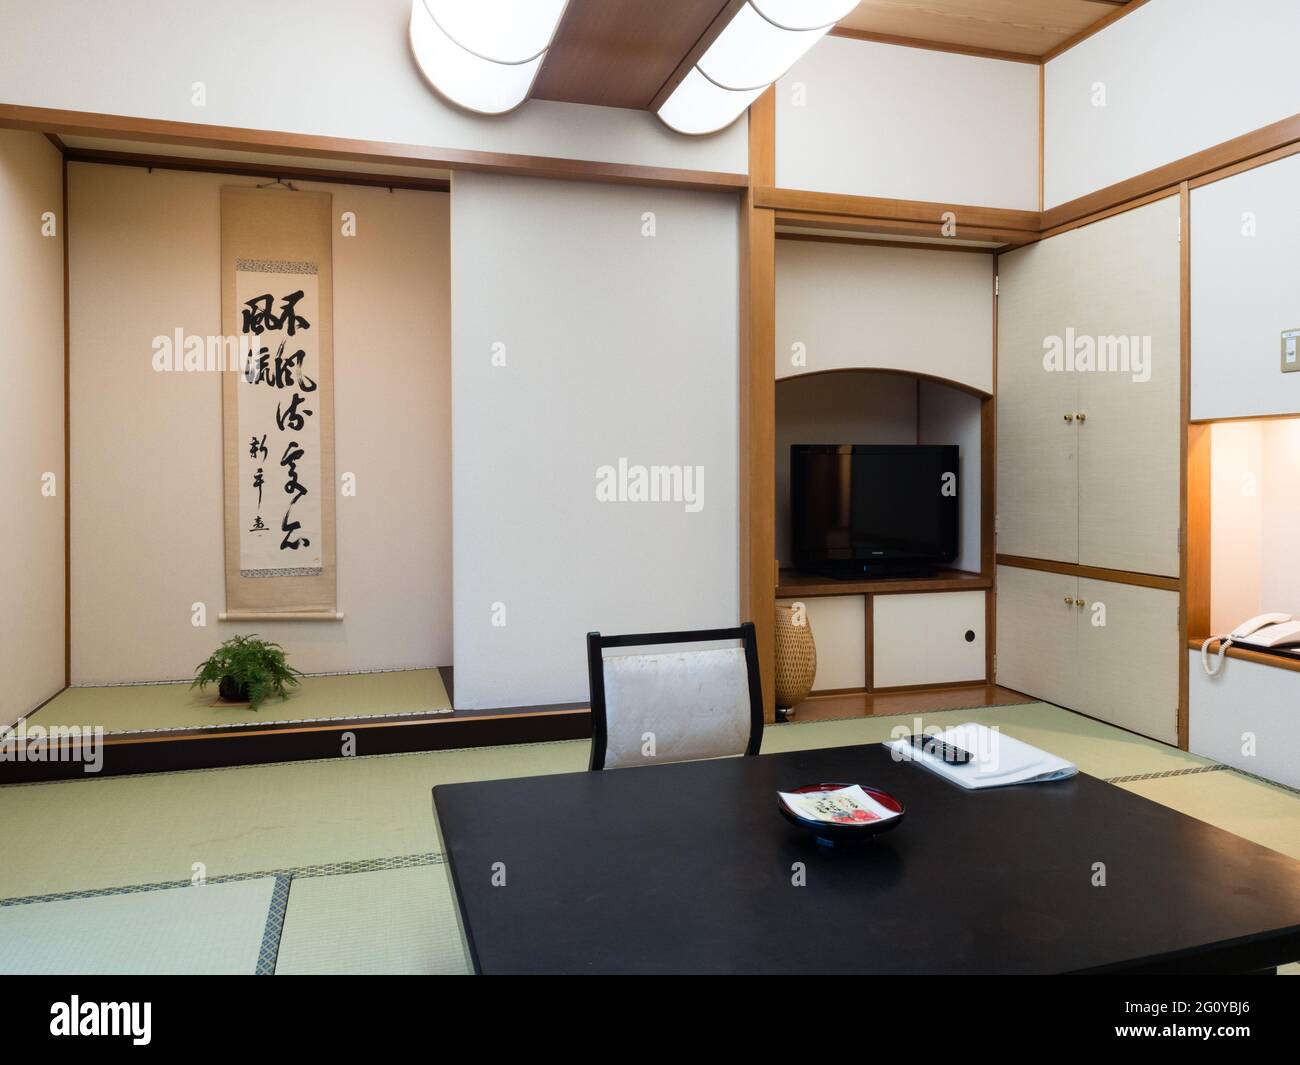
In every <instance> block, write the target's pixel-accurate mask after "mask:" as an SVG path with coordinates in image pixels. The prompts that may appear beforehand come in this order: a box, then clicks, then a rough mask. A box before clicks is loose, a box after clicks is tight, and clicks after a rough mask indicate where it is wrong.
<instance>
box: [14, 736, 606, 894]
mask: <svg viewBox="0 0 1300 1065" xmlns="http://www.w3.org/2000/svg"><path fill="white" fill-rule="evenodd" d="M587 750H588V744H587V741H586V740H571V741H568V742H565V743H542V744H530V745H526V746H519V747H484V748H478V749H474V750H463V751H438V752H432V753H428V754H409V755H391V756H382V757H376V758H338V759H332V760H330V761H321V762H290V763H285V764H281V765H265V766H248V767H242V768H237V769H212V770H199V771H195V772H187V773H157V774H149V775H143V776H129V777H106V778H104V779H102V780H101V779H94V778H89V779H78V780H70V781H60V782H58V783H52V784H24V785H10V786H7V787H3V788H0V817H2V818H3V823H4V825H5V837H6V842H5V855H4V861H3V862H0V898H12V897H16V896H28V895H45V894H51V893H55V892H63V891H74V890H85V889H88V888H101V887H118V886H123V885H127V884H142V883H157V882H159V881H170V880H186V879H189V877H190V875H191V867H192V866H193V864H194V863H195V862H202V863H203V865H204V867H205V870H206V873H207V875H208V876H209V877H217V876H230V875H232V874H240V873H251V872H263V871H268V870H277V869H287V868H293V867H298V866H312V865H319V864H327V863H338V862H348V861H355V860H357V859H363V858H376V857H389V856H391V855H399V854H423V853H426V852H430V851H433V850H436V848H437V842H436V840H437V837H436V833H435V831H434V826H433V814H432V798H431V789H432V787H433V786H434V785H435V784H439V783H452V782H456V781H462V780H491V779H496V778H501V777H513V776H532V775H536V774H541V773H562V772H575V771H577V770H580V769H584V768H585V767H586V759H587ZM60 824H63V825H77V826H78V832H77V836H76V839H75V845H76V849H75V852H73V851H71V850H65V849H63V848H62V847H61V846H60V843H59V841H58V839H57V837H51V835H50V831H49V826H51V825H60Z"/></svg>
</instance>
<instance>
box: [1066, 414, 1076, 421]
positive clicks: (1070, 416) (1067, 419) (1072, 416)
mask: <svg viewBox="0 0 1300 1065" xmlns="http://www.w3.org/2000/svg"><path fill="white" fill-rule="evenodd" d="M1065 420H1066V421H1067V422H1072V421H1074V415H1073V414H1067V415H1066V416H1065Z"/></svg>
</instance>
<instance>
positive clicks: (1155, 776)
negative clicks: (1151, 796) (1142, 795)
mask: <svg viewBox="0 0 1300 1065" xmlns="http://www.w3.org/2000/svg"><path fill="white" fill-rule="evenodd" d="M1231 768H1232V767H1231V766H1227V765H1221V764H1219V763H1215V764H1214V765H1193V766H1188V767H1186V768H1184V769H1162V770H1161V771H1160V772H1158V773H1130V774H1129V775H1128V776H1126V777H1106V778H1105V781H1106V783H1107V784H1128V783H1130V782H1131V781H1135V780H1162V779H1164V778H1165V777H1186V776H1191V775H1192V774H1193V773H1217V772H1219V771H1220V770H1223V769H1231Z"/></svg>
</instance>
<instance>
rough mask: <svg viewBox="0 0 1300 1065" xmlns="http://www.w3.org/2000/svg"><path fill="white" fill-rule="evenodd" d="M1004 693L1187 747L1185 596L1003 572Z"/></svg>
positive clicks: (1000, 636)
mask: <svg viewBox="0 0 1300 1065" xmlns="http://www.w3.org/2000/svg"><path fill="white" fill-rule="evenodd" d="M997 587H998V593H997V594H998V604H997V618H998V621H997V649H998V650H997V683H999V684H1002V685H1005V686H1006V687H1008V688H1014V689H1016V690H1017V691H1022V692H1025V693H1026V694H1027V695H1033V696H1036V697H1038V698H1040V699H1044V700H1046V701H1047V702H1051V703H1056V704H1057V705H1059V706H1064V707H1067V708H1069V709H1071V710H1078V711H1079V712H1080V713H1083V714H1087V715H1088V716H1090V717H1095V718H1099V719H1100V720H1102V721H1108V722H1110V723H1111V724H1113V725H1118V726H1120V727H1121V728H1126V729H1129V730H1130V731H1132V732H1138V733H1141V734H1142V735H1144V736H1150V737H1151V738H1152V739H1157V740H1162V741H1164V742H1165V743H1176V742H1177V740H1178V669H1179V668H1180V665H1181V659H1182V653H1181V651H1180V649H1179V644H1178V594H1177V593H1176V592H1171V591H1165V590H1163V589H1158V588H1145V587H1138V586H1135V585H1131V584H1119V583H1116V582H1113V581H1098V580H1091V579H1088V578H1081V577H1073V576H1068V575H1065V574H1059V573H1045V572H1040V571H1038V570H1029V569H1019V568H1016V567H1011V566H999V567H998V585H997Z"/></svg>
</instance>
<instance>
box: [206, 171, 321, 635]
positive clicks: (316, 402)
mask: <svg viewBox="0 0 1300 1065" xmlns="http://www.w3.org/2000/svg"><path fill="white" fill-rule="evenodd" d="M330 217H331V201H330V196H329V194H328V193H319V192H293V191H288V190H281V189H255V188H223V189H222V190H221V259H222V262H221V293H222V299H221V304H222V306H221V315H222V331H223V333H224V334H225V335H226V336H227V337H237V338H238V340H239V351H240V359H241V361H242V366H241V367H240V368H239V369H238V370H236V371H234V372H227V373H226V374H225V375H224V382H223V390H222V405H223V417H222V422H223V434H224V447H225V455H224V462H225V466H224V469H225V545H226V552H225V553H226V612H227V615H228V616H231V617H236V618H239V619H241V620H242V619H252V618H260V617H266V618H270V619H273V618H275V617H276V615H285V614H293V615H294V616H295V617H304V616H319V617H321V618H334V617H337V616H338V615H337V613H336V609H337V608H336V587H337V575H336V572H335V545H334V417H333V408H334V373H333V343H332V341H333V315H332V305H333V287H332V282H333V276H332V254H331V235H332V234H331V223H330Z"/></svg>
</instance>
